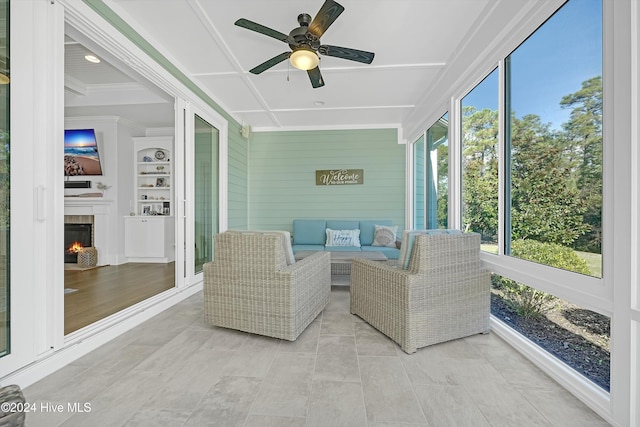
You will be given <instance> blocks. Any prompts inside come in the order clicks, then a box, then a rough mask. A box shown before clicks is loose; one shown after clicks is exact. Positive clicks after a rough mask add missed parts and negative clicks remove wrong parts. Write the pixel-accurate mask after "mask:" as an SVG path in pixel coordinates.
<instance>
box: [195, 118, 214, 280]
mask: <svg viewBox="0 0 640 427" xmlns="http://www.w3.org/2000/svg"><path fill="white" fill-rule="evenodd" d="M193 117H194V162H193V175H194V176H193V182H194V196H195V197H194V203H193V206H194V212H193V233H194V246H193V251H194V254H193V260H194V265H193V267H194V273H195V274H197V273H200V272H202V266H203V265H204V263H206V262H209V261H212V260H213V235H214V234H215V233H217V232H218V193H219V191H218V159H219V154H218V146H219V132H218V129H216V128H215V127H214V126H212V125H211V124H210V123H208V122H207V121H206V120H204V119H203V118H202V117H200V116H198V115H197V114H195V115H194V116H193Z"/></svg>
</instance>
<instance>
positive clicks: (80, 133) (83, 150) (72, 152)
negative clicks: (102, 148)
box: [64, 129, 102, 176]
mask: <svg viewBox="0 0 640 427" xmlns="http://www.w3.org/2000/svg"><path fill="white" fill-rule="evenodd" d="M64 174H65V176H75V175H102V167H101V166H100V154H99V153H98V144H97V141H96V133H95V131H94V130H93V129H67V130H65V131H64Z"/></svg>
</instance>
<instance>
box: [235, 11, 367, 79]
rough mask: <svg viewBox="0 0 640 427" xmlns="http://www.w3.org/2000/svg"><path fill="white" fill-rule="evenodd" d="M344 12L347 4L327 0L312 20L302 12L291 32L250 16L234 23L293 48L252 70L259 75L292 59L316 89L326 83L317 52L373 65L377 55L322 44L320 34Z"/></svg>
mask: <svg viewBox="0 0 640 427" xmlns="http://www.w3.org/2000/svg"><path fill="white" fill-rule="evenodd" d="M343 11H344V7H342V6H341V5H340V4H338V3H336V2H335V1H333V0H326V1H325V2H324V4H323V5H322V7H321V8H320V10H319V11H318V14H317V15H316V16H315V18H313V21H312V20H311V16H310V15H309V14H307V13H301V14H300V15H298V23H299V24H300V26H299V27H296V28H294V29H293V30H291V32H290V33H289V35H287V34H283V33H281V32H279V31H276V30H273V29H271V28H268V27H265V26H264V25H260V24H258V23H255V22H253V21H249V20H248V19H244V18H241V19H238V20H237V21H236V22H235V24H236V25H237V26H239V27H243V28H246V29H248V30H251V31H255V32H257V33H260V34H264V35H266V36H269V37H273V38H274V39H277V40H280V41H282V42H285V43H288V44H289V47H290V48H291V52H283V53H281V54H280V55H277V56H274V57H273V58H271V59H269V60H267V61H265V62H263V63H262V64H260V65H258V66H257V67H254V68H252V69H251V70H249V72H251V73H253V74H260V73H262V72H263V71H266V70H268V69H269V68H271V67H273V66H274V65H277V64H279V63H281V62H282V61H284V60H285V59H289V60H290V61H291V65H293V66H294V67H296V68H298V69H300V70H306V71H307V74H309V79H310V80H311V85H312V86H313V87H314V88H317V87H322V86H324V80H323V78H322V74H321V73H320V68H318V62H319V60H320V58H319V57H318V53H320V54H321V55H326V56H334V57H336V58H342V59H348V60H351V61H358V62H363V63H365V64H371V61H373V57H374V55H375V54H374V53H372V52H365V51H362V50H356V49H349V48H346V47H339V46H332V45H326V44H320V37H322V35H323V34H324V32H325V31H327V28H329V26H331V24H333V22H334V21H335V20H336V18H338V16H340V14H341V13H342V12H343Z"/></svg>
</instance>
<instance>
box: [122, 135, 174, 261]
mask: <svg viewBox="0 0 640 427" xmlns="http://www.w3.org/2000/svg"><path fill="white" fill-rule="evenodd" d="M133 144H134V159H133V166H134V171H135V180H134V197H135V203H134V207H133V214H132V215H131V216H128V217H125V218H124V231H125V242H124V247H125V250H124V252H125V256H126V257H127V259H128V260H129V262H159V263H166V262H171V261H173V260H174V259H175V245H174V234H175V233H174V230H175V222H174V217H173V209H174V206H173V186H174V180H173V161H172V153H173V137H172V136H153V137H138V138H133Z"/></svg>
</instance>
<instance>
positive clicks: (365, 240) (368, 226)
mask: <svg viewBox="0 0 640 427" xmlns="http://www.w3.org/2000/svg"><path fill="white" fill-rule="evenodd" d="M376 225H392V222H391V220H388V219H378V220H371V219H367V220H364V221H360V244H361V245H362V246H371V244H372V243H373V238H374V236H375V232H376V230H375V226H376Z"/></svg>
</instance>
